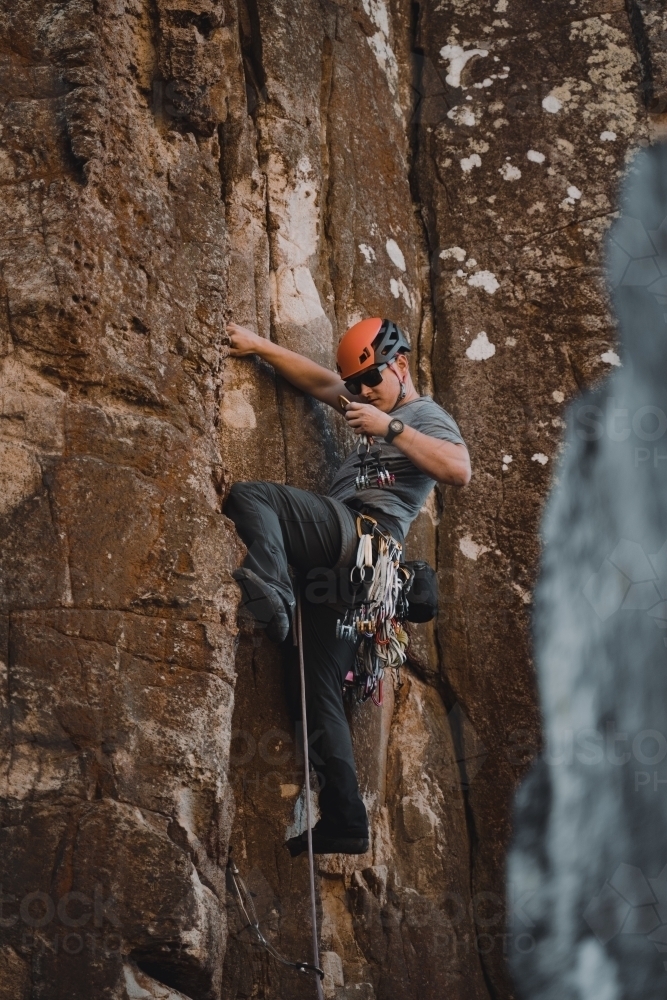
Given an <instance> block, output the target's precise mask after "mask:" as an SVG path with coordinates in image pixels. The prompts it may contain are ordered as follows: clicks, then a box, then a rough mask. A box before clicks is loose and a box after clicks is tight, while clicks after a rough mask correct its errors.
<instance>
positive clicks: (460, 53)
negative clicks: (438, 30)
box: [440, 45, 489, 87]
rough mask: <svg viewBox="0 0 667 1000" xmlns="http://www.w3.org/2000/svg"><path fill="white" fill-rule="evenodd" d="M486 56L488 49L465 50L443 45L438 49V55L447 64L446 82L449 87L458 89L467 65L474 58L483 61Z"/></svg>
mask: <svg viewBox="0 0 667 1000" xmlns="http://www.w3.org/2000/svg"><path fill="white" fill-rule="evenodd" d="M488 54H489V52H488V49H467V50H466V49H464V48H463V47H462V46H461V45H443V47H442V48H441V49H440V55H441V57H442V58H443V59H444V60H445V61H446V62H447V64H448V65H447V76H446V78H445V80H446V82H447V83H448V84H449V86H450V87H460V86H461V73H462V72H463V70H464V69H465V67H466V65H467V63H468V62H470V60H471V59H474V58H475V57H479V58H481V59H484V58H485V57H486V56H488Z"/></svg>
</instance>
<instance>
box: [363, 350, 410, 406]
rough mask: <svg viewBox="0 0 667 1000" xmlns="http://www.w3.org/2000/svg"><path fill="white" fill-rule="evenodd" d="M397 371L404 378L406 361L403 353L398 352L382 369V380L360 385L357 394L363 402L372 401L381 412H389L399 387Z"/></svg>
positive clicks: (395, 400)
mask: <svg viewBox="0 0 667 1000" xmlns="http://www.w3.org/2000/svg"><path fill="white" fill-rule="evenodd" d="M397 371H398V372H399V373H400V376H401V379H402V380H403V379H405V377H406V375H407V373H408V362H407V359H406V357H405V355H403V354H399V356H398V357H397V358H396V359H395V360H394V361H393V362H392V366H391V368H384V369H383V370H382V381H381V382H380V384H379V385H374V386H368V385H362V387H361V392H360V393H359V395H360V396H361V398H362V399H363V401H364V403H372V404H373V406H376V407H377V409H378V410H382V412H383V413H389V412H390V410H393V409H394V407H395V406H396V403H397V401H398V394H399V392H400V388H401V385H400V381H399V378H398V375H397V374H396V372H397Z"/></svg>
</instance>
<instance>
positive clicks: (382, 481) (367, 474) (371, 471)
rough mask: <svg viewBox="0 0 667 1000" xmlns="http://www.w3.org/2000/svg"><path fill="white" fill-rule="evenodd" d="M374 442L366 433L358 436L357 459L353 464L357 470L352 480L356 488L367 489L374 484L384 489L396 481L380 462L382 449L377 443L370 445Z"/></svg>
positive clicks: (392, 474)
mask: <svg viewBox="0 0 667 1000" xmlns="http://www.w3.org/2000/svg"><path fill="white" fill-rule="evenodd" d="M374 444H375V441H374V439H373V438H372V437H370V436H369V435H367V434H362V435H361V436H360V438H359V443H358V444H357V455H358V456H359V461H358V462H357V463H356V466H355V468H357V469H358V470H359V471H358V472H357V476H356V479H355V480H354V485H355V489H357V490H368V489H370V488H371V487H374V486H378V487H379V488H380V489H384V487H385V486H393V484H394V483H395V482H396V476H395V475H394V473H393V472H390V471H389V469H388V468H387V466H386V465H383V464H382V462H381V458H382V449H381V448H380V446H379V445H375V447H372V446H373V445H374Z"/></svg>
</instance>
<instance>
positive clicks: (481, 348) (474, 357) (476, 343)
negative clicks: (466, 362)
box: [466, 330, 496, 361]
mask: <svg viewBox="0 0 667 1000" xmlns="http://www.w3.org/2000/svg"><path fill="white" fill-rule="evenodd" d="M495 353H496V345H495V344H492V343H491V342H490V341H489V338H488V337H487V335H486V331H485V330H482V331H481V332H480V333H478V334H477V336H476V337H475V339H474V340H473V341H472V343H471V344H470V345H469V346H468V349H467V350H466V357H467V358H469V359H470V360H471V361H487V360H488V359H489V358H492V357H493V355H494V354H495Z"/></svg>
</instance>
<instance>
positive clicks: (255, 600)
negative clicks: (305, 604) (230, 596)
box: [232, 567, 290, 642]
mask: <svg viewBox="0 0 667 1000" xmlns="http://www.w3.org/2000/svg"><path fill="white" fill-rule="evenodd" d="M232 576H233V577H234V579H235V580H236V582H237V583H238V585H239V587H240V588H241V594H242V606H243V610H244V611H246V612H249V614H250V615H252V617H253V618H254V620H255V621H256V622H257V623H258V624H259V625H261V627H262V628H265V629H266V634H267V636H268V637H269V639H271V641H272V642H284V641H285V639H286V638H287V636H288V634H289V630H290V617H289V614H288V612H287V607H286V605H285V602H284V601H283V599H282V597H280V595H279V594H278V593H277V592H276V591H275V590H274V589H273V587H272V586H271V585H270V584H268V583H265V582H264V581H263V580H261V579H260V578H259V577H258V576H257V574H256V573H253V571H252V570H251V569H245V568H244V567H241V568H240V569H235V570H234V571H233V572H232Z"/></svg>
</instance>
